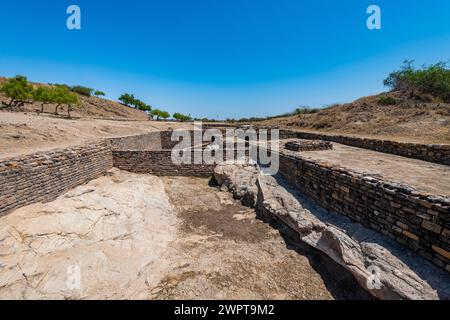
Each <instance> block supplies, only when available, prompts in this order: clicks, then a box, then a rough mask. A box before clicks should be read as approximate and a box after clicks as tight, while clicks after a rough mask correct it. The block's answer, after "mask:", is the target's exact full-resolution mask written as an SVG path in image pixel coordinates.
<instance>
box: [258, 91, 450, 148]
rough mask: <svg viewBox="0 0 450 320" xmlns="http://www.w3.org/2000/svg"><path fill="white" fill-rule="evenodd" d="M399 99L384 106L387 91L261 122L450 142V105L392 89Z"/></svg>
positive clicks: (398, 138) (334, 131) (339, 132)
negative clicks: (412, 97)
mask: <svg viewBox="0 0 450 320" xmlns="http://www.w3.org/2000/svg"><path fill="white" fill-rule="evenodd" d="M390 95H392V96H394V97H395V98H396V99H397V100H398V103H397V104H396V105H390V106H383V105H380V104H379V98H380V97H381V96H384V94H383V95H377V96H370V97H365V98H361V99H358V100H356V101H354V102H352V103H348V104H342V105H336V106H332V107H329V108H326V109H323V110H321V111H320V112H318V113H314V114H304V115H295V116H288V117H283V118H276V119H270V120H265V121H262V122H258V123H257V124H258V125H270V126H279V127H283V128H291V129H301V130H303V131H320V132H326V133H336V134H351V135H357V136H366V137H376V138H384V139H390V140H398V141H408V142H420V143H450V105H449V104H445V103H439V102H427V103H425V102H420V101H411V100H406V99H404V98H402V97H401V96H399V95H396V93H391V94H390Z"/></svg>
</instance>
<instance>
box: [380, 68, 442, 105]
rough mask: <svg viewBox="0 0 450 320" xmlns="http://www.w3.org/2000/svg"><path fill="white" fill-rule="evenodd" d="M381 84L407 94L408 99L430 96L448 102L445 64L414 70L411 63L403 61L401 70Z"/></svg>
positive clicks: (390, 75)
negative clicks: (424, 95) (422, 95)
mask: <svg viewBox="0 0 450 320" xmlns="http://www.w3.org/2000/svg"><path fill="white" fill-rule="evenodd" d="M383 83H384V85H385V86H387V87H389V88H391V89H393V90H401V91H405V92H407V93H408V94H409V96H410V98H420V94H431V95H433V96H434V97H436V98H439V99H441V100H443V101H446V102H450V69H449V68H448V66H447V63H445V62H438V63H436V64H433V65H429V66H426V65H424V66H422V68H420V69H416V68H415V67H414V64H413V61H408V60H405V61H404V63H403V66H402V68H401V69H400V70H398V71H394V72H392V73H390V74H389V76H388V77H387V78H386V79H384V82H383Z"/></svg>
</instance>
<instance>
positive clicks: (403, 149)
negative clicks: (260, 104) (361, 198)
mask: <svg viewBox="0 0 450 320" xmlns="http://www.w3.org/2000/svg"><path fill="white" fill-rule="evenodd" d="M288 138H298V139H316V140H325V141H333V142H337V143H341V144H345V145H348V146H353V147H358V148H364V149H370V150H375V151H379V152H384V153H390V154H395V155H399V156H403V157H408V158H414V159H419V160H425V161H429V162H435V163H440V164H445V165H450V144H445V145H444V144H418V143H403V142H396V141H388V140H377V139H364V138H357V137H349V136H339V135H337V136H334V135H333V136H332V135H326V134H317V133H310V132H301V131H292V130H280V139H288Z"/></svg>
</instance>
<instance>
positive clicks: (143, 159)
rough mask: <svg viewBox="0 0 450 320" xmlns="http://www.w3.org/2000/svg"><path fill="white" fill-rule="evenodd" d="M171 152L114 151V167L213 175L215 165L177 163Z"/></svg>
mask: <svg viewBox="0 0 450 320" xmlns="http://www.w3.org/2000/svg"><path fill="white" fill-rule="evenodd" d="M171 152H172V151H171V150H158V151H145V150H126V151H113V159H114V167H116V168H118V169H120V170H126V171H130V172H134V173H148V174H153V175H156V176H193V177H210V176H211V175H212V172H213V169H214V165H208V164H205V163H202V164H179V165H177V164H174V163H173V161H172V158H171ZM191 152H192V154H191V157H192V159H194V152H195V151H191ZM200 152H201V151H200Z"/></svg>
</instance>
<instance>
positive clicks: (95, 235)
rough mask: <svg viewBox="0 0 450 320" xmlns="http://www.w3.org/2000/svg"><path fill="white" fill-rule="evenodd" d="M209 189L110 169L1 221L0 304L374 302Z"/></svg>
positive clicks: (195, 182)
mask: <svg viewBox="0 0 450 320" xmlns="http://www.w3.org/2000/svg"><path fill="white" fill-rule="evenodd" d="M208 183H209V181H208V179H198V178H163V179H161V178H158V177H155V176H151V175H137V174H131V173H127V172H122V171H119V170H116V169H114V170H112V171H111V172H110V174H109V175H108V176H106V177H101V178H99V179H96V180H93V181H91V182H89V183H88V184H86V185H84V186H79V187H77V188H75V189H73V190H71V191H69V192H68V193H66V194H64V195H62V196H60V197H59V198H58V199H56V200H55V201H52V202H50V203H45V204H41V203H40V204H34V205H31V206H28V207H24V208H21V209H18V210H16V211H14V212H12V213H10V214H9V215H7V216H3V217H1V218H0V249H1V252H2V254H1V255H0V298H1V299H7V298H17V299H42V298H46V299H99V298H103V299H130V298H131V299H133V298H134V299H194V298H202V299H344V298H353V299H358V298H370V297H369V296H368V294H367V293H366V292H364V291H363V290H362V289H361V288H360V287H359V286H358V285H357V284H356V282H355V280H354V279H353V278H352V277H351V276H349V275H348V273H346V272H345V271H343V269H342V268H341V267H339V266H337V265H336V264H334V263H333V262H332V261H331V260H330V259H329V258H327V257H326V256H324V255H322V254H319V253H318V252H315V251H312V250H311V249H308V248H302V247H298V246H297V245H295V243H296V241H295V239H294V238H292V237H293V236H291V234H290V233H289V231H288V230H283V229H282V228H281V229H279V230H278V229H275V228H273V227H272V226H271V225H269V224H268V223H267V222H264V221H261V220H259V219H258V218H257V216H256V214H255V212H254V211H253V210H251V209H248V208H246V207H244V206H242V205H241V204H240V203H239V202H237V201H235V200H233V199H232V198H231V195H230V194H229V193H228V192H221V191H220V190H219V189H217V188H215V187H211V186H209V184H208ZM198 195H201V197H198ZM74 267H76V268H78V270H79V272H78V273H74V272H73V270H74ZM75 270H76V269H75ZM77 274H78V275H79V276H80V278H79V280H80V281H72V280H73V276H74V275H75V276H76V275H77Z"/></svg>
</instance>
